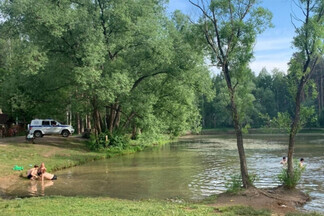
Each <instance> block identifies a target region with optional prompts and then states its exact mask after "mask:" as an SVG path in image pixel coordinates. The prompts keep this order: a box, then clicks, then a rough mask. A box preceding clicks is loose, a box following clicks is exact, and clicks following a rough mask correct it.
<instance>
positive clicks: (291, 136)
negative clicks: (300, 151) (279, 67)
mask: <svg viewBox="0 0 324 216" xmlns="http://www.w3.org/2000/svg"><path fill="white" fill-rule="evenodd" d="M305 83H306V81H305V78H304V77H303V78H302V79H301V82H300V83H299V85H298V89H297V94H296V106H295V114H294V118H293V122H292V124H291V127H290V134H289V146H288V155H287V156H288V176H289V178H292V177H293V175H294V167H293V154H294V146H295V137H296V134H297V131H298V126H299V119H300V104H301V98H302V93H303V89H304V85H305Z"/></svg>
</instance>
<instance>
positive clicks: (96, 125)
mask: <svg viewBox="0 0 324 216" xmlns="http://www.w3.org/2000/svg"><path fill="white" fill-rule="evenodd" d="M92 107H93V113H92V115H93V123H94V128H95V133H96V135H98V134H99V133H100V132H101V121H100V113H99V110H98V105H97V101H96V99H93V100H92Z"/></svg>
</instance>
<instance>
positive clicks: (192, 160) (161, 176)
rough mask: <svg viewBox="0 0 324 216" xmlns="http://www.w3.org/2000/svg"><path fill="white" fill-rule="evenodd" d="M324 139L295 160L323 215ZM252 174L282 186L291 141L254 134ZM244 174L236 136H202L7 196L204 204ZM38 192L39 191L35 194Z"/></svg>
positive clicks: (315, 139) (65, 173)
mask: <svg viewBox="0 0 324 216" xmlns="http://www.w3.org/2000/svg"><path fill="white" fill-rule="evenodd" d="M323 141H324V137H323V136H321V135H305V136H303V135H301V136H298V137H297V143H296V148H295V157H296V158H300V157H303V158H305V162H306V166H307V168H306V171H305V173H304V175H303V177H302V180H301V183H300V184H299V186H298V187H299V188H300V189H302V190H303V191H305V192H307V193H309V194H310V196H311V197H312V198H313V200H312V201H311V202H309V203H307V204H306V205H305V206H304V209H306V210H310V211H321V212H323V209H322V203H324V185H323V183H324V166H323V165H324V144H323V143H324V142H323ZM244 142H245V149H246V156H247V164H248V167H249V172H250V173H254V174H256V175H257V176H258V177H259V178H258V180H257V181H256V182H255V185H256V186H257V187H259V188H265V187H276V186H278V185H279V182H278V180H277V175H278V174H279V173H280V170H281V168H282V166H281V165H280V163H279V162H280V160H281V158H282V157H283V156H286V152H287V137H286V136H284V135H282V136H277V135H276V136H274V135H249V136H246V139H245V141H244ZM238 173H239V161H238V154H237V149H236V139H235V137H234V136H233V135H231V134H229V135H226V136H223V135H222V136H215V135H213V136H211V135H208V136H196V137H189V138H184V139H180V140H179V141H178V142H174V143H171V144H169V145H165V146H163V147H160V148H158V149H149V150H147V151H144V152H139V153H136V154H134V155H126V156H123V157H116V158H111V159H108V160H100V161H94V162H91V163H87V164H84V165H82V166H77V167H73V168H69V169H66V170H61V171H58V172H56V174H57V175H58V180H57V181H55V183H54V184H52V185H48V186H45V185H44V187H42V186H41V185H39V182H37V181H36V183H30V182H28V181H27V182H26V183H25V184H22V185H19V186H16V187H14V188H10V190H8V191H5V192H3V191H2V193H4V194H5V196H7V197H16V196H20V197H21V196H43V195H45V196H47V195H62V196H93V197H96V196H109V197H114V198H123V199H131V200H133V199H137V200H140V199H170V198H179V199H184V200H202V199H204V198H206V197H208V196H210V195H213V194H219V193H221V192H224V191H225V190H226V187H225V184H226V183H227V182H228V181H230V177H231V176H232V175H235V174H238ZM35 189H36V190H35Z"/></svg>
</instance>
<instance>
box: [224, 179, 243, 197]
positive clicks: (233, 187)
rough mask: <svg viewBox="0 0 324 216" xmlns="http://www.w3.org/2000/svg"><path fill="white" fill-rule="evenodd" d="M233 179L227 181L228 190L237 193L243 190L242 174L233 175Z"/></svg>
mask: <svg viewBox="0 0 324 216" xmlns="http://www.w3.org/2000/svg"><path fill="white" fill-rule="evenodd" d="M230 178H231V180H230V181H228V182H226V183H225V187H226V189H227V192H229V193H237V192H239V191H241V190H242V178H241V175H232V176H231V177H230Z"/></svg>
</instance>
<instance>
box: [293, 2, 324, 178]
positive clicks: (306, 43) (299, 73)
mask: <svg viewBox="0 0 324 216" xmlns="http://www.w3.org/2000/svg"><path fill="white" fill-rule="evenodd" d="M296 4H297V5H298V6H299V8H300V9H301V10H302V14H303V15H304V18H303V19H302V18H296V19H297V20H299V21H301V26H300V27H299V28H297V27H296V34H297V35H296V36H295V38H294V41H293V44H294V47H295V48H296V49H297V50H298V51H297V52H296V53H295V54H294V56H293V57H292V59H291V61H290V67H289V75H290V77H291V79H290V80H291V81H292V82H293V83H292V85H291V92H292V95H294V99H295V108H294V113H293V116H292V123H291V127H290V134H289V147H288V170H287V172H288V176H289V177H290V178H293V175H294V169H293V153H294V146H295V136H296V134H297V132H298V130H299V128H300V120H301V111H302V110H303V109H304V110H305V109H306V108H303V104H302V95H303V93H304V90H305V86H306V84H307V82H308V81H309V79H310V77H311V74H312V73H313V71H314V68H315V66H316V64H317V62H318V60H319V58H320V56H322V55H323V39H324V36H323V31H324V2H323V1H322V0H298V1H297V3H296Z"/></svg>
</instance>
